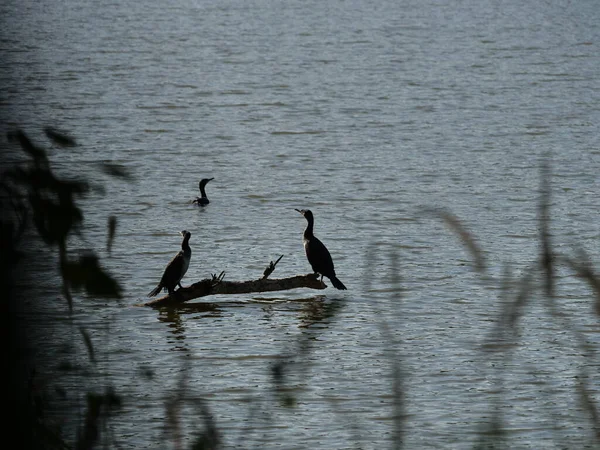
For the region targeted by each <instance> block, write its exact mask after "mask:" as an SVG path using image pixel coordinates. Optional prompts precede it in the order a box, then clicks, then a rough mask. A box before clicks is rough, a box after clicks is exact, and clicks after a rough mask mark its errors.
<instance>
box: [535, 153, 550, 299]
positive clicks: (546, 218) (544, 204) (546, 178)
mask: <svg viewBox="0 0 600 450" xmlns="http://www.w3.org/2000/svg"><path fill="white" fill-rule="evenodd" d="M549 211H550V162H549V156H548V155H546V156H545V157H544V160H543V161H542V168H541V181H540V203H539V205H538V216H539V217H538V219H539V222H540V246H541V255H540V264H541V266H542V269H543V270H544V274H545V275H546V278H545V283H544V287H545V290H546V294H547V295H548V296H549V297H552V295H553V294H554V255H553V253H552V244H551V240H550V213H549Z"/></svg>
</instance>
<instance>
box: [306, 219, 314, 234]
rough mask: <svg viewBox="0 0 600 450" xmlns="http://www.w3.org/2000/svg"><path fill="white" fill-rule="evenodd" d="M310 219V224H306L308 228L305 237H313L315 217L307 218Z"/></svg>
mask: <svg viewBox="0 0 600 450" xmlns="http://www.w3.org/2000/svg"><path fill="white" fill-rule="evenodd" d="M306 220H308V225H306V230H304V237H305V238H310V237H313V236H314V234H313V225H314V220H313V219H306Z"/></svg>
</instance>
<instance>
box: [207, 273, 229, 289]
mask: <svg viewBox="0 0 600 450" xmlns="http://www.w3.org/2000/svg"><path fill="white" fill-rule="evenodd" d="M211 276H212V278H211V280H210V281H212V284H211V286H212V287H215V286H217V285H218V284H220V283H221V281H223V278H225V271H222V272H221V273H220V274H219V275H217V274H215V273H212V274H211Z"/></svg>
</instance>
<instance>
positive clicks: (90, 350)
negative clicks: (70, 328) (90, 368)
mask: <svg viewBox="0 0 600 450" xmlns="http://www.w3.org/2000/svg"><path fill="white" fill-rule="evenodd" d="M79 331H80V332H81V335H82V336H83V342H85V346H86V347H87V349H88V354H89V355H90V360H91V361H92V362H96V358H95V357H94V346H93V345H92V339H91V338H90V335H89V333H88V332H87V331H86V330H85V329H83V328H82V327H80V328H79Z"/></svg>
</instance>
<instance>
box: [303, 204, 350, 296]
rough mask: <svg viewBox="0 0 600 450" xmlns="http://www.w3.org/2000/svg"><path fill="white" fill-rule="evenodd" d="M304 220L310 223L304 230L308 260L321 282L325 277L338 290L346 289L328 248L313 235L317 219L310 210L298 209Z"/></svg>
mask: <svg viewBox="0 0 600 450" xmlns="http://www.w3.org/2000/svg"><path fill="white" fill-rule="evenodd" d="M296 211H298V212H299V213H300V214H302V215H303V216H304V218H305V219H306V220H307V221H308V225H307V227H306V230H304V250H306V258H307V259H308V262H309V263H310V265H311V267H312V269H313V271H314V272H315V273H320V274H321V281H323V275H325V276H326V277H327V278H329V279H330V280H331V284H333V287H335V288H337V289H342V290H343V289H346V286H344V283H342V282H341V281H340V280H338V278H337V277H336V276H335V270H334V268H333V260H332V259H331V255H330V254H329V250H327V247H325V245H324V244H323V243H322V242H321V241H320V240H319V239H317V237H316V236H315V235H314V234H313V224H314V222H315V219H314V218H313V213H312V211H310V210H309V209H296Z"/></svg>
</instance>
